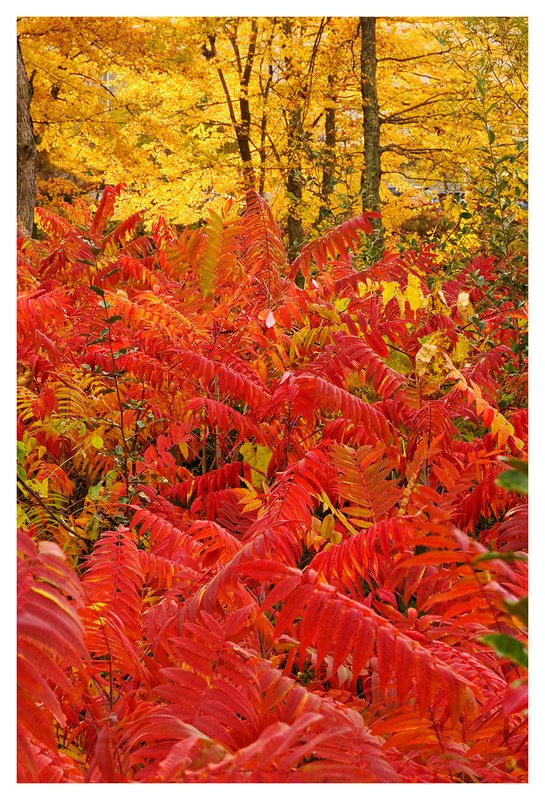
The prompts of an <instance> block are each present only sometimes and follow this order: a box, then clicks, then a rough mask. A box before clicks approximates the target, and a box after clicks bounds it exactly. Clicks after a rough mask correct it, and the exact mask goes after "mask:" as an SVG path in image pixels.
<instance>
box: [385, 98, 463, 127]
mask: <svg viewBox="0 0 545 800" xmlns="http://www.w3.org/2000/svg"><path fill="white" fill-rule="evenodd" d="M442 97H452V93H451V92H440V93H439V94H435V95H433V97H428V98H427V99H426V100H422V102H420V103H415V104H414V105H413V106H407V108H404V109H402V110H401V111H396V112H395V113H394V114H390V115H389V116H387V117H381V119H380V123H381V125H385V124H389V123H391V122H392V120H396V119H401V120H402V119H403V114H406V113H407V111H415V110H416V109H417V108H422V107H423V106H429V105H432V104H433V103H438V102H439V100H440V99H441V98H442Z"/></svg>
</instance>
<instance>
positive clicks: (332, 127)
mask: <svg viewBox="0 0 545 800" xmlns="http://www.w3.org/2000/svg"><path fill="white" fill-rule="evenodd" d="M327 82H328V84H329V88H330V93H329V97H328V100H330V101H331V102H333V103H334V102H336V100H337V98H336V97H335V92H334V91H333V76H332V75H328V76H327ZM336 146H337V133H336V120H335V107H334V106H328V107H327V108H326V110H325V148H324V157H323V163H322V186H321V191H320V200H321V205H320V210H319V212H318V222H321V221H322V220H323V219H325V218H326V217H327V216H328V214H329V211H330V207H329V206H330V198H331V195H332V194H333V190H334V188H335V160H336V158H335V155H336V153H335V148H336Z"/></svg>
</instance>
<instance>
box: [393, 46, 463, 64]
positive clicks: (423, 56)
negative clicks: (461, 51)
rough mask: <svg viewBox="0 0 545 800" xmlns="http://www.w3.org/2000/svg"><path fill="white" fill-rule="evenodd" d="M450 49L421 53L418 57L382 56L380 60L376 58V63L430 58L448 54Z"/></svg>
mask: <svg viewBox="0 0 545 800" xmlns="http://www.w3.org/2000/svg"><path fill="white" fill-rule="evenodd" d="M452 49H453V48H452V47H447V49H446V50H434V51H432V52H431V53H421V54H420V55H418V56H405V58H396V56H383V57H382V58H377V62H379V61H399V62H401V61H416V60H417V59H420V58H430V57H431V56H442V55H443V54H444V53H450V51H451V50H452Z"/></svg>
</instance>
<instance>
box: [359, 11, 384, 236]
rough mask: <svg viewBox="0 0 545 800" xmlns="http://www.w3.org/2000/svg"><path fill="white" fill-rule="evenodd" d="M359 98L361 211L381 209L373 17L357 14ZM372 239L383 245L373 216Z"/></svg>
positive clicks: (378, 222) (374, 23)
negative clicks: (360, 121)
mask: <svg viewBox="0 0 545 800" xmlns="http://www.w3.org/2000/svg"><path fill="white" fill-rule="evenodd" d="M360 28H361V98H362V103H363V138H364V144H363V149H364V159H365V164H364V168H363V172H362V176H361V195H362V210H363V211H380V177H381V169H380V118H379V111H378V99H377V48H376V18H375V17H360ZM373 227H374V229H375V241H376V244H377V246H378V248H379V249H380V251H382V250H383V248H384V232H383V229H382V220H381V219H377V220H373Z"/></svg>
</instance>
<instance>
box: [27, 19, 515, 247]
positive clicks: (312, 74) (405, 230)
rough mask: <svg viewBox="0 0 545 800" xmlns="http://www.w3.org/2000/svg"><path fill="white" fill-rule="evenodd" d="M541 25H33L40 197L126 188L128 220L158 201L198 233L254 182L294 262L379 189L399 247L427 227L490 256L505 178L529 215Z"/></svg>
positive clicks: (123, 203)
mask: <svg viewBox="0 0 545 800" xmlns="http://www.w3.org/2000/svg"><path fill="white" fill-rule="evenodd" d="M358 26H359V30H360V33H358ZM526 27H527V26H526V21H525V20H524V19H522V18H508V19H505V20H503V21H502V20H499V19H498V20H494V19H492V20H490V19H481V18H472V20H469V21H467V20H464V19H462V18H446V19H445V18H431V19H430V18H426V19H421V18H417V17H415V18H406V17H405V18H377V19H376V21H375V22H374V23H372V21H371V20H370V19H368V21H367V22H365V18H364V23H361V24H360V20H358V19H356V18H345V17H329V18H312V17H298V18H284V19H282V20H279V19H277V18H261V17H251V18H231V17H229V18H227V17H225V18H199V17H180V18H168V19H167V18H160V17H157V18H149V19H140V18H132V17H123V18H23V19H21V20H20V21H19V38H20V42H21V49H22V54H23V57H24V59H25V62H26V65H27V69H28V71H29V72H33V73H34V75H35V77H34V81H33V85H34V95H33V98H32V115H33V119H34V126H35V130H36V135H37V138H38V140H39V146H38V156H39V160H40V164H39V173H40V174H39V178H40V180H39V187H40V191H41V193H42V200H41V202H46V203H53V204H54V203H56V202H57V201H59V200H60V201H62V200H63V199H64V198H67V197H69V196H71V195H74V194H82V193H87V192H89V191H91V190H93V191H95V192H99V191H101V189H102V187H103V186H104V185H105V184H108V183H116V182H118V181H120V180H122V181H123V182H125V183H126V184H127V185H128V188H129V191H128V192H127V193H126V195H125V196H124V197H123V198H121V199H120V202H119V213H120V214H121V213H122V214H125V213H126V214H128V213H133V212H135V211H137V210H138V209H139V208H140V207H141V206H142V205H143V204H145V205H146V206H147V207H148V208H152V209H154V210H155V211H156V212H157V213H164V214H165V215H166V216H167V217H168V218H169V219H170V220H171V221H172V222H175V223H178V224H182V223H197V222H198V221H199V220H201V219H202V218H203V211H204V209H205V208H206V206H207V204H208V203H210V202H213V201H214V198H215V197H217V195H222V196H225V197H227V196H230V195H239V194H241V193H242V192H244V190H245V189H246V188H248V187H255V188H258V189H259V191H260V192H261V193H262V194H263V195H266V197H267V199H268V201H269V202H270V204H271V207H272V208H273V211H274V213H275V215H276V217H277V219H278V220H279V222H280V224H281V226H282V229H283V230H284V232H285V234H286V237H287V242H288V246H289V248H290V251H291V252H292V253H295V252H296V250H297V248H298V247H300V246H301V244H302V243H304V241H305V240H306V239H307V238H308V237H309V236H310V235H311V234H312V231H313V230H316V229H318V230H322V229H323V226H324V225H333V224H337V223H340V222H342V220H343V219H346V217H347V216H349V215H351V214H355V213H357V210H359V206H360V204H361V198H362V193H363V194H366V195H368V197H369V199H368V203H371V205H373V206H374V207H379V206H380V208H381V213H382V227H383V235H384V239H385V242H386V243H387V245H388V246H391V245H392V244H394V243H395V242H396V241H400V240H401V241H402V242H403V241H405V242H408V243H409V244H410V243H411V240H412V238H413V237H415V236H416V238H418V236H419V235H422V234H424V233H425V234H427V235H431V236H433V235H435V236H436V239H437V241H439V242H441V241H442V240H443V239H444V237H445V236H448V235H449V232H450V231H452V230H454V229H455V228H456V230H457V231H458V233H462V232H464V236H463V237H457V239H456V241H457V243H458V246H460V247H461V246H464V247H467V248H469V249H470V250H471V249H473V250H475V249H476V248H478V247H479V246H480V242H481V240H482V234H483V231H485V230H488V228H489V226H488V225H487V224H485V223H484V221H483V216H482V213H481V212H482V210H483V207H488V208H491V207H492V206H493V205H494V204H496V205H497V204H498V203H499V202H500V200H498V199H494V198H495V197H496V195H497V194H498V191H497V190H498V187H499V186H502V187H503V184H502V181H503V180H504V179H505V180H507V181H508V183H507V185H508V186H509V187H510V188H509V189H507V188H506V187H504V188H501V189H500V194H501V195H502V198H503V200H501V202H503V203H505V198H506V197H508V196H510V197H511V198H512V199H513V202H512V203H511V206H510V211H509V215H508V216H509V218H510V217H511V216H514V217H515V218H517V215H519V216H520V215H522V214H523V212H524V209H523V208H521V205H520V204H524V202H525V199H526V189H525V186H524V180H525V171H526V159H527V146H526V141H527V140H526V136H527V134H526V125H527V119H526V86H525V82H526V72H527V66H526V61H525V59H526V53H527V31H526ZM373 31H374V35H373ZM361 33H364V34H365V37H366V38H365V42H366V44H365V48H364V50H366V52H368V53H369V58H368V59H367V60H365V64H363V66H362V55H363V52H362V45H363V41H364V40H363V39H362V38H361V36H360V34H361ZM373 42H374V44H375V49H376V76H375V79H374V80H369V81H366V82H364V84H363V87H365V91H366V92H368V93H370V96H371V94H372V95H373V97H374V98H375V99H373V102H372V103H370V102H367V100H365V99H364V101H363V107H362V83H361V80H360V76H361V74H362V69H363V71H364V72H365V71H367V72H369V71H370V70H371V72H373V71H374V70H375V66H374V61H373V58H372V53H371V49H370V48H371V47H372V45H373ZM366 58H367V57H366ZM482 88H484V90H485V95H482V94H481V89H482ZM485 96H486V104H485V106H484V107H483V102H484V100H483V102H481V100H480V99H479V98H481V99H482V98H484V97H485ZM488 101H489V102H488ZM483 113H484V114H485V115H486V120H485V119H483ZM377 114H378V117H377ZM365 117H367V122H366V120H365ZM461 118H463V120H464V124H463V125H460V119H461ZM366 124H367V132H366V128H365V126H366ZM488 129H490V130H488ZM490 131H491V132H492V133H490ZM362 134H363V135H362ZM492 134H493V135H494V137H495V138H494V141H493V142H492V143H490V141H489V139H490V136H491V135H492ZM490 147H492V151H493V154H494V155H495V156H497V159H500V158H502V159H503V157H504V156H506V157H507V156H508V157H509V158H515V161H514V162H512V163H511V162H509V160H508V159H507V158H505V159H504V160H503V161H501V162H500V163H498V165H497V168H496V167H494V169H495V171H496V173H497V180H496V178H494V177H493V176H492V175H491V174H490V173H488V172H487V169H486V167H487V165H490V158H491V154H490ZM366 149H367V151H368V152H367V156H366ZM377 149H378V155H377ZM494 163H495V162H494ZM366 164H367V165H368V166H366ZM365 172H367V173H368V175H367V179H365ZM515 172H516V173H517V175H518V176H519V178H520V181H522V183H521V182H520V181H519V178H517V179H515V178H514V177H513V179H511V177H510V176H514V174H515ZM506 173H508V175H507V177H506V175H505V174H506ZM362 176H363V177H364V180H363V183H362ZM502 176H503V177H502ZM379 178H380V180H379ZM517 181H519V183H518V190H517V191H518V192H519V195H518V196H517V198H516V202H515V201H514V198H515V195H514V194H513V192H514V187H515V184H517ZM462 187H463V191H464V192H465V200H464V203H462V204H461V203H460V202H459V200H460V199H461V190H462ZM472 187H475V191H473V190H472V191H470V189H472ZM479 188H480V189H484V190H485V192H487V193H488V199H486V198H484V197H483V196H480V197H479V196H478V191H476V190H477V189H479ZM144 198H145V200H144ZM358 198H360V199H358ZM490 203H491V204H492V205H490ZM468 204H469V205H470V206H471V208H469V205H468ZM469 213H471V215H472V216H471V218H461V217H460V215H461V214H469ZM487 213H488V212H487ZM502 213H503V216H504V218H505V219H507V216H506V212H505V213H504V212H502ZM500 216H501V215H500ZM521 221H522V222H523V221H524V220H523V219H522V217H521ZM495 226H496V229H497V231H498V232H499V231H500V228H501V221H499V220H498V221H497V222H496V223H495ZM379 238H380V237H379ZM450 245H451V242H450V241H449V240H448V239H447V240H446V244H445V247H446V248H447V249H448V247H450Z"/></svg>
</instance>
